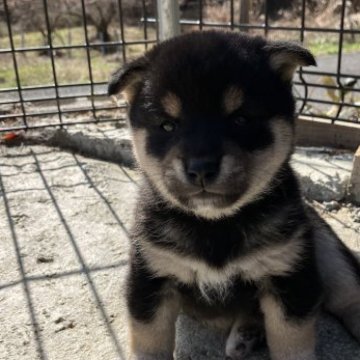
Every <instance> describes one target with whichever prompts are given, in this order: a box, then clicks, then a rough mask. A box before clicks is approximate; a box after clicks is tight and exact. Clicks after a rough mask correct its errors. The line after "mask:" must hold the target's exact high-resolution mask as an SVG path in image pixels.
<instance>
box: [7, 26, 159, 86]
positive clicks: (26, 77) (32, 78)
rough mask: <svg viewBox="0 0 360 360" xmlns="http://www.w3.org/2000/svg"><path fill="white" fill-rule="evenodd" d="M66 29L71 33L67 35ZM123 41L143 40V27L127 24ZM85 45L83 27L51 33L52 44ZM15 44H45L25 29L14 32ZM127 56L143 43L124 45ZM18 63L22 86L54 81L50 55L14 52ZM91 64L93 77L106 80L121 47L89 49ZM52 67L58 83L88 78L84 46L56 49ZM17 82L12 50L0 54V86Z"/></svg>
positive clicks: (91, 32)
mask: <svg viewBox="0 0 360 360" xmlns="http://www.w3.org/2000/svg"><path fill="white" fill-rule="evenodd" d="M69 31H70V34H71V35H69ZM88 34H89V39H90V41H92V40H91V39H94V36H95V29H94V28H93V27H89V28H88ZM124 36H125V39H126V41H134V40H142V39H143V30H142V29H141V28H139V27H127V28H126V30H125V34H124ZM149 37H150V38H154V37H155V31H154V30H152V29H149ZM70 38H71V45H84V44H85V35H84V30H83V28H82V27H77V28H72V29H70V30H68V29H60V30H58V31H57V32H56V33H54V34H53V45H54V46H63V45H68V44H69V40H70ZM14 44H15V47H16V48H19V47H21V46H25V47H38V46H43V45H44V39H43V37H42V35H41V33H40V32H28V33H26V34H24V36H23V38H21V36H20V35H19V34H17V35H15V36H14ZM9 47H10V44H9V40H8V38H7V36H5V37H0V48H9ZM125 50H126V56H127V58H129V59H131V58H134V57H136V56H138V55H140V54H141V53H143V52H144V51H145V46H144V45H126V46H125ZM16 59H17V63H18V66H19V75H20V81H21V85H22V86H30V85H35V86H36V85H48V84H52V83H53V75H52V65H51V58H50V57H49V56H47V55H46V54H40V53H39V51H30V52H24V53H17V54H16ZM90 59H91V68H92V76H93V80H94V81H96V82H100V81H107V79H108V78H109V74H110V73H111V72H112V71H114V70H115V69H116V68H118V67H119V65H120V64H121V61H122V60H121V59H122V49H121V47H120V46H119V47H117V49H116V52H114V53H112V54H110V55H103V54H101V52H100V51H99V50H94V49H91V50H90ZM55 69H56V75H57V80H58V83H59V84H61V85H64V84H72V83H87V82H90V77H89V71H88V66H87V51H86V49H65V50H58V51H56V52H55ZM15 86H16V80H15V73H14V67H13V60H12V55H11V54H5V55H1V57H0V87H2V88H10V87H15Z"/></svg>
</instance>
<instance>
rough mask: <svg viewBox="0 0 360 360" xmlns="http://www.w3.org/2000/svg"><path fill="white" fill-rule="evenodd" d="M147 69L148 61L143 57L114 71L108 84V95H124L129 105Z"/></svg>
mask: <svg viewBox="0 0 360 360" xmlns="http://www.w3.org/2000/svg"><path fill="white" fill-rule="evenodd" d="M148 67H149V61H148V59H147V57H146V56H143V57H141V58H138V59H136V60H134V61H132V62H130V63H128V64H125V65H124V66H123V67H122V68H120V69H119V70H117V71H115V72H114V73H113V74H112V76H111V78H110V80H109V83H108V95H109V96H110V95H115V94H117V93H124V96H125V98H126V100H127V101H128V102H129V103H131V102H132V100H133V99H134V97H135V94H136V92H137V90H138V89H139V85H140V84H141V82H142V81H143V78H144V75H145V73H146V71H147V69H148Z"/></svg>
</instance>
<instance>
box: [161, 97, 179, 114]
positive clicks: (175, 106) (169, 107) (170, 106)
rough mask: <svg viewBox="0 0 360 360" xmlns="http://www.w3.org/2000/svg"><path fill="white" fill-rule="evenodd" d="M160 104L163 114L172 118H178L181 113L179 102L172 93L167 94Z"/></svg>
mask: <svg viewBox="0 0 360 360" xmlns="http://www.w3.org/2000/svg"><path fill="white" fill-rule="evenodd" d="M161 104H162V106H163V108H164V110H165V112H166V113H167V114H168V115H170V116H172V117H173V118H178V117H179V116H180V113H181V101H180V99H179V97H178V96H177V95H175V94H174V93H170V92H169V93H167V94H166V95H165V96H164V97H163V98H162V99H161Z"/></svg>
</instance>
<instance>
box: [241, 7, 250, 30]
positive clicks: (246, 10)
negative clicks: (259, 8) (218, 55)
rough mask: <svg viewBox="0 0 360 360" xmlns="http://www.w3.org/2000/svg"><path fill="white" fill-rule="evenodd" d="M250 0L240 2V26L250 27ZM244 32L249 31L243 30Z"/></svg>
mask: <svg viewBox="0 0 360 360" xmlns="http://www.w3.org/2000/svg"><path fill="white" fill-rule="evenodd" d="M250 7H251V4H250V0H240V19H239V20H240V25H249V23H250ZM240 30H241V31H243V32H248V31H249V29H247V28H241V29H240Z"/></svg>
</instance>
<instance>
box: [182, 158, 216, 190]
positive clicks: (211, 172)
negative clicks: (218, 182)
mask: <svg viewBox="0 0 360 360" xmlns="http://www.w3.org/2000/svg"><path fill="white" fill-rule="evenodd" d="M219 168H220V159H218V158H216V159H215V158H209V157H201V158H190V159H188V160H187V161H186V163H185V169H186V175H187V178H188V180H189V181H190V182H191V183H192V184H194V185H201V186H204V185H207V184H209V183H211V182H212V181H214V180H215V178H216V176H217V175H218V173H219Z"/></svg>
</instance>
